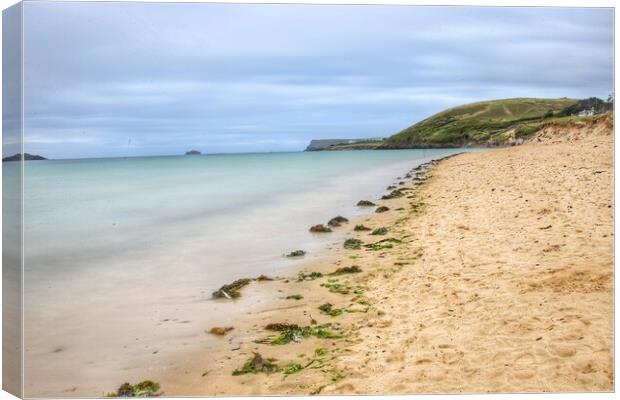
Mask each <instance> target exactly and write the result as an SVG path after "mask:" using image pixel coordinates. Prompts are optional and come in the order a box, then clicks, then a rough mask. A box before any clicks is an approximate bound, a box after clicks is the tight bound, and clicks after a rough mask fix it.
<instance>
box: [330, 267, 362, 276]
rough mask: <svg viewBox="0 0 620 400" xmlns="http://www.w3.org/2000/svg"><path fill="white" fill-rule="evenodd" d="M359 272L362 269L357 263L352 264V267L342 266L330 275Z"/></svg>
mask: <svg viewBox="0 0 620 400" xmlns="http://www.w3.org/2000/svg"><path fill="white" fill-rule="evenodd" d="M359 272H362V269H361V268H360V267H358V266H357V265H352V266H350V267H340V268H338V269H336V270H335V271H334V272H332V273H331V274H329V275H344V274H357V273H359Z"/></svg>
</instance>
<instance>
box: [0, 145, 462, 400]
mask: <svg viewBox="0 0 620 400" xmlns="http://www.w3.org/2000/svg"><path fill="white" fill-rule="evenodd" d="M463 151H467V150H464V149H415V150H385V151H383V150H368V151H364V150H358V151H320V152H291V153H261V154H215V155H193V156H161V157H132V158H101V159H75V160H47V161H27V162H25V165H24V193H23V195H24V200H23V204H24V330H25V340H26V344H27V348H26V357H25V367H24V368H25V371H26V382H25V386H26V394H27V395H29V396H49V395H55V396H71V395H74V394H75V395H101V394H103V392H102V391H103V387H108V388H110V389H113V388H114V387H113V382H115V378H116V377H115V376H114V373H112V375H113V376H110V375H109V374H108V375H106V374H105V369H106V368H108V369H109V368H114V369H115V371H117V372H118V371H119V370H121V371H122V370H123V368H125V370H126V371H131V370H132V368H133V364H131V361H132V360H133V361H135V360H140V359H141V357H142V358H143V357H147V355H148V356H149V357H151V355H152V354H153V351H156V352H157V353H165V351H164V350H165V349H166V346H168V347H170V349H169V350H170V351H173V347H175V346H177V347H178V346H181V345H182V343H185V342H184V340H187V338H188V337H191V334H192V331H191V328H190V326H191V321H193V320H194V318H191V317H187V316H182V315H183V311H184V310H189V309H190V306H187V307H186V306H185V305H188V304H194V305H195V304H209V308H208V311H206V312H205V313H204V315H202V316H201V317H200V324H201V327H200V328H196V327H193V329H194V330H196V329H198V330H199V332H200V333H201V334H203V333H204V332H203V330H204V327H207V326H209V322H210V320H213V322H214V323H215V321H216V320H218V321H221V320H222V318H231V317H232V314H231V313H234V312H238V309H237V311H235V310H233V309H231V308H227V306H226V305H220V303H217V304H211V303H213V302H211V303H208V302H209V300H210V297H211V293H212V292H213V291H215V290H217V289H218V288H219V287H220V286H222V285H223V284H226V283H229V282H231V281H234V280H235V279H238V278H252V277H257V276H259V275H261V274H264V275H268V276H272V277H275V276H295V274H296V273H297V272H298V271H299V270H301V269H302V268H304V266H305V265H307V264H308V263H310V262H312V261H313V260H316V259H319V258H320V257H322V255H323V254H325V251H324V250H325V249H327V248H330V247H334V246H341V241H342V240H343V238H344V237H345V235H346V232H349V233H350V231H351V229H350V227H349V228H337V229H336V231H335V232H334V233H333V234H324V235H317V234H312V233H310V232H309V228H310V227H311V226H312V225H316V224H325V223H326V222H327V221H328V220H329V219H330V218H332V217H335V216H337V215H342V216H344V217H347V218H349V219H350V218H356V217H359V216H363V215H365V214H368V213H371V212H373V208H363V207H357V206H356V203H357V202H358V201H359V200H372V201H374V200H377V199H378V198H380V196H381V195H383V194H385V193H386V192H387V190H386V186H388V185H390V184H394V183H396V182H398V179H397V178H398V177H403V176H404V175H405V174H406V173H407V172H408V171H409V170H411V169H412V168H414V167H416V166H418V165H419V164H421V163H424V162H428V161H430V160H432V159H438V158H441V157H444V156H447V155H450V154H454V153H459V152H463ZM12 164H14V163H4V165H3V167H4V174H5V179H6V177H7V176H10V175H11V169H12V168H15V166H16V165H12ZM294 250H304V251H305V252H306V253H307V254H306V255H305V256H304V257H301V258H294V259H292V258H287V257H285V256H284V255H285V254H287V253H289V252H291V251H294ZM192 307H193V306H192ZM194 314H195V313H194ZM175 320H176V321H177V322H178V323H179V324H181V323H184V322H185V325H183V327H182V328H179V329H180V330H179V329H177V330H175V331H174V333H173V332H172V331H165V330H164V329H163V328H162V329H160V330H157V329H158V328H157V327H158V326H160V325H161V324H164V322H162V321H175ZM164 325H165V324H164ZM183 329H185V331H184V330H183ZM179 332H181V333H179ZM137 343H140V344H139V345H138V344H137ZM166 343H167V344H166ZM155 347H156V348H157V350H153V348H155ZM100 348H102V349H105V350H95V349H100ZM61 365H62V366H61ZM111 365H112V366H115V367H110V366H111ZM128 373H129V372H128ZM89 380H90V383H88V382H89ZM89 384H90V385H91V386H88V385H89ZM111 386H112V387H111ZM75 387H78V388H79V389H77V390H75V389H74V388H75ZM72 389H74V390H73V391H71V390H72ZM98 391H99V392H98Z"/></svg>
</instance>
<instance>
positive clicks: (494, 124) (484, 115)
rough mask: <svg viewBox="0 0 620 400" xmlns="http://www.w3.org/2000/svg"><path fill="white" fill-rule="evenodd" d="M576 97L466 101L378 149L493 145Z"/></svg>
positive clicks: (528, 130) (527, 131) (525, 132)
mask: <svg viewBox="0 0 620 400" xmlns="http://www.w3.org/2000/svg"><path fill="white" fill-rule="evenodd" d="M575 103H577V100H573V99H568V98H561V99H533V98H516V99H504V100H491V101H482V102H479V103H471V104H466V105H463V106H459V107H454V108H450V109H448V110H445V111H442V112H440V113H437V114H435V115H433V116H431V117H429V118H426V119H425V120H423V121H420V122H418V123H417V124H415V125H412V126H410V127H409V128H406V129H404V130H403V131H401V132H399V133H397V134H395V135H393V136H391V137H389V138H388V139H386V140H385V142H384V143H383V144H381V146H380V148H384V149H398V148H415V147H422V148H424V147H460V146H464V145H493V144H502V143H505V142H506V140H508V138H513V139H514V138H519V137H526V136H529V135H531V134H532V133H534V132H536V130H537V128H538V126H539V125H540V124H541V123H543V122H545V121H547V120H549V119H551V118H553V117H556V116H560V115H561V112H562V110H564V109H565V108H566V107H569V106H571V105H574V104H575Z"/></svg>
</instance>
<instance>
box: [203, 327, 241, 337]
mask: <svg viewBox="0 0 620 400" xmlns="http://www.w3.org/2000/svg"><path fill="white" fill-rule="evenodd" d="M233 329H235V328H233V327H232V326H226V327H219V326H216V327H213V328H211V330H209V333H210V334H212V335H217V336H224V335H226V334H227V333H228V332H230V331H232V330H233Z"/></svg>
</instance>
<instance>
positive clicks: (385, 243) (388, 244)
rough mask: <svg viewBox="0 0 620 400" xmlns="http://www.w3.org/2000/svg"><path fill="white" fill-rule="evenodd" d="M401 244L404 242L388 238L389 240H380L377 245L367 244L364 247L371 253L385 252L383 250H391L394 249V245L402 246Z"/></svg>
mask: <svg viewBox="0 0 620 400" xmlns="http://www.w3.org/2000/svg"><path fill="white" fill-rule="evenodd" d="M401 243H402V240H400V239H395V238H388V239H383V240H379V241H378V242H375V243H370V244H366V245H364V247H365V248H367V249H368V250H371V251H378V250H383V249H391V248H392V247H394V245H397V244H401Z"/></svg>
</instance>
